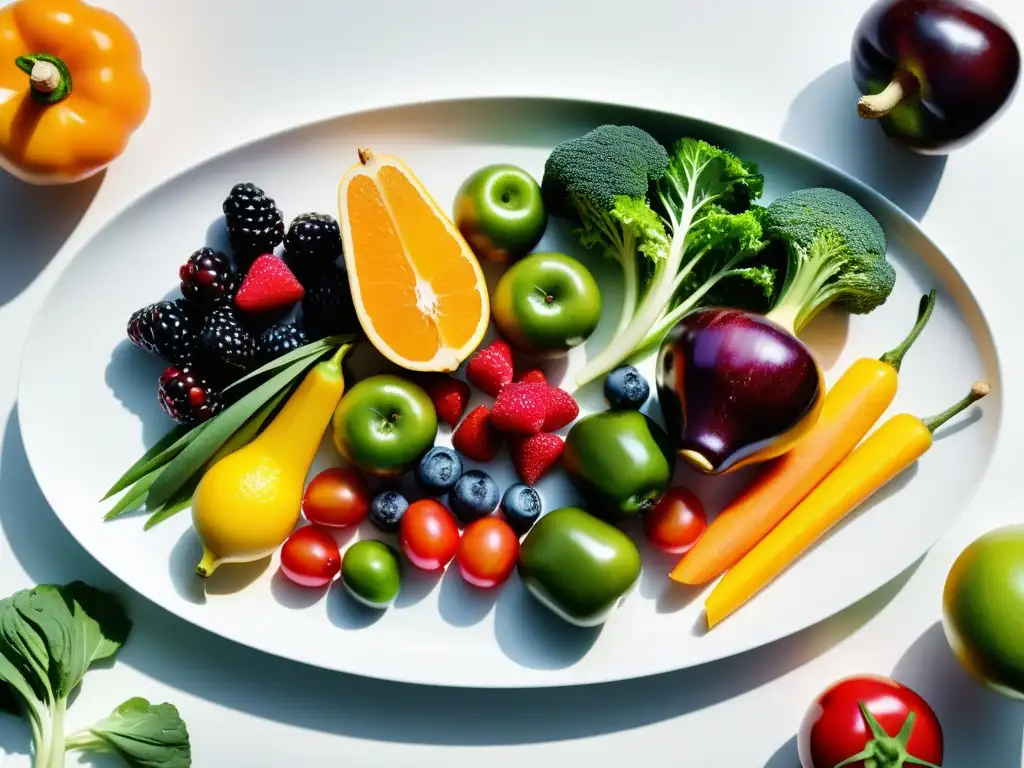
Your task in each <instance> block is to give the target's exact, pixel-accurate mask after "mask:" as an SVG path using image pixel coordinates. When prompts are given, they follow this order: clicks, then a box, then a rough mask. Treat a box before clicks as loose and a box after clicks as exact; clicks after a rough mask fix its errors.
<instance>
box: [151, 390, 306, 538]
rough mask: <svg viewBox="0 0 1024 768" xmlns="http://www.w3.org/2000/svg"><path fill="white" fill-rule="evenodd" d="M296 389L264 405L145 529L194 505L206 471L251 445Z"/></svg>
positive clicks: (161, 508)
mask: <svg viewBox="0 0 1024 768" xmlns="http://www.w3.org/2000/svg"><path fill="white" fill-rule="evenodd" d="M294 389H295V384H294V382H293V383H292V384H290V385H289V386H287V387H285V388H284V389H283V390H281V391H280V392H278V393H277V394H276V395H274V397H273V398H272V399H271V400H270V402H268V403H267V404H266V405H264V406H263V407H262V408H261V409H260V410H259V412H258V413H257V414H256V415H255V416H253V417H252V418H251V419H249V421H247V422H246V423H245V424H243V425H242V426H241V428H239V430H238V431H237V432H235V434H233V435H232V436H231V437H230V439H228V441H227V442H226V443H224V445H222V446H221V447H220V450H218V451H217V453H215V454H214V455H213V458H211V459H210V460H209V461H208V462H206V464H205V465H204V466H203V468H202V469H201V470H200V471H198V472H196V473H195V474H194V475H193V476H192V477H191V478H189V480H188V481H187V482H186V483H185V484H184V485H183V486H182V487H181V488H180V489H179V490H178V492H177V493H176V494H175V495H174V496H173V497H172V498H171V499H170V500H168V501H166V502H164V503H163V504H161V505H160V506H159V507H157V508H155V509H154V510H153V513H152V514H151V515H150V516H149V518H148V519H147V520H146V524H145V525H144V526H143V529H144V530H147V531H148V530H149V529H150V528H152V527H153V526H155V525H159V524H160V523H162V522H163V521H164V520H167V519H168V518H171V517H173V516H174V515H176V514H178V513H179V512H181V511H182V510H183V509H186V508H187V507H188V506H190V505H191V504H192V495H193V494H194V493H195V490H196V488H198V487H199V481H200V480H202V478H203V474H204V473H205V472H206V470H207V469H209V468H210V467H212V466H213V465H214V464H216V463H217V462H218V461H220V460H221V459H222V458H224V457H225V456H227V455H228V454H231V453H234V452H235V451H237V450H238V449H239V448H241V447H243V446H245V445H248V444H249V443H251V442H252V441H253V439H254V438H255V437H256V435H257V434H259V431H260V430H261V429H262V428H263V425H264V424H265V423H266V422H267V420H268V419H269V418H270V417H271V415H272V414H273V413H274V411H276V410H277V408H278V406H279V405H281V403H282V401H283V400H284V399H285V398H286V397H288V396H289V395H290V394H291V392H292V391H293V390H294Z"/></svg>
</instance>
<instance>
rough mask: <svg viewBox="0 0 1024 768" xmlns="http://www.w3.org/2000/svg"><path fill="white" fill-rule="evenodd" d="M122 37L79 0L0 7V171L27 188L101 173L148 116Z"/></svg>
mask: <svg viewBox="0 0 1024 768" xmlns="http://www.w3.org/2000/svg"><path fill="white" fill-rule="evenodd" d="M149 101H150V92H149V81H148V80H147V79H146V75H145V73H144V72H143V71H142V56H141V53H140V51H139V45H138V42H137V41H136V39H135V36H134V35H133V34H132V32H131V30H130V29H128V27H127V26H125V24H124V22H122V21H121V19H119V18H118V17H117V16H115V15H114V14H112V13H110V12H109V11H105V10H103V9H100V8H95V7H93V6H91V5H87V4H86V3H84V2H82V0H16V2H13V3H11V4H9V5H6V6H4V7H2V8H0V167H2V168H3V169H4V170H6V171H8V172H9V173H11V174H13V175H15V176H17V177H18V178H20V179H22V180H24V181H27V182H29V183H31V184H69V183H73V182H76V181H80V180H82V179H85V178H87V177H89V176H92V175H93V174H95V173H97V172H98V171H100V170H102V169H103V168H105V167H106V166H107V165H109V164H110V162H111V161H113V160H114V159H115V158H117V157H118V156H119V155H120V154H121V153H122V152H123V151H124V149H125V147H126V146H127V145H128V140H129V139H130V138H131V136H132V134H133V133H134V132H135V130H136V129H137V128H138V127H139V126H140V125H141V124H142V121H143V120H144V119H145V118H146V115H147V113H148V112H149Z"/></svg>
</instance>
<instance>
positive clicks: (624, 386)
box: [604, 365, 651, 411]
mask: <svg viewBox="0 0 1024 768" xmlns="http://www.w3.org/2000/svg"><path fill="white" fill-rule="evenodd" d="M650 395H651V385H650V384H648V383H647V379H645V378H644V377H643V376H642V375H641V374H640V371H638V370H637V369H636V368H634V367H633V366H632V365H624V366H622V367H621V368H616V369H615V370H614V371H612V372H611V373H609V374H608V378H607V379H605V380H604V400H605V402H606V403H608V407H609V408H611V409H612V410H613V411H638V410H640V408H641V407H642V406H643V404H644V403H646V402H647V398H648V397H650Z"/></svg>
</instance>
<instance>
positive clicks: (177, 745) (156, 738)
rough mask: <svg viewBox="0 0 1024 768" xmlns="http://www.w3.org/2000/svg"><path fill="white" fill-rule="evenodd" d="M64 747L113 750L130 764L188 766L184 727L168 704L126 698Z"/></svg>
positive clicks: (135, 767) (135, 766)
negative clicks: (107, 714) (111, 711)
mask: <svg viewBox="0 0 1024 768" xmlns="http://www.w3.org/2000/svg"><path fill="white" fill-rule="evenodd" d="M66 744H67V747H68V749H79V750H88V751H93V752H113V753H114V754H116V755H117V756H118V757H120V758H121V759H122V760H124V762H125V763H126V764H127V765H128V766H130V767H131V768H189V767H190V766H191V765H192V748H191V746H190V744H189V737H188V728H187V727H186V726H185V721H184V720H182V719H181V716H180V715H179V714H178V710H177V709H176V708H175V707H174V706H173V705H171V704H150V703H149V702H148V701H146V700H145V699H143V698H134V699H128V701H126V702H124V704H122V705H121V706H119V707H118V708H117V709H115V710H114V711H113V713H112V714H111V715H110V716H109V717H106V718H104V719H103V720H101V721H100V722H98V723H96V724H95V725H94V726H92V727H91V728H88V729H87V730H84V731H82V732H80V733H76V734H74V735H73V736H71V737H69V738H68V739H67V741H66Z"/></svg>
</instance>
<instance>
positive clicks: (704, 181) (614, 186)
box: [542, 126, 774, 387]
mask: <svg viewBox="0 0 1024 768" xmlns="http://www.w3.org/2000/svg"><path fill="white" fill-rule="evenodd" d="M666 157H667V163H666V162H664V158H666ZM542 188H543V189H544V191H545V199H546V200H549V201H555V202H557V204H552V203H549V205H551V210H554V211H556V212H557V211H561V212H563V213H567V214H568V215H569V216H570V217H572V218H574V219H575V221H576V223H577V227H576V232H577V235H578V236H579V237H580V241H581V242H582V243H583V244H584V245H586V246H588V247H594V246H595V245H601V246H603V247H604V249H605V252H606V253H610V254H612V255H614V256H615V257H616V258H617V259H618V260H619V261H620V263H621V264H622V269H623V282H624V289H625V298H624V300H623V307H622V313H621V316H620V321H619V325H618V328H617V329H616V332H615V335H614V337H613V339H612V341H611V342H610V343H609V344H608V345H607V346H606V347H605V349H604V350H603V351H602V352H601V353H600V354H598V355H597V356H596V357H595V358H594V359H593V360H589V361H588V362H587V364H586V365H585V366H584V367H583V368H582V369H581V370H580V372H579V373H578V374H577V376H576V381H575V383H576V386H577V387H582V386H584V385H585V384H587V383H589V382H591V381H593V380H595V379H597V378H599V377H600V376H603V375H604V374H606V373H608V372H609V371H611V370H612V369H613V368H615V367H616V366H618V365H620V364H621V363H622V362H624V361H625V360H627V359H628V358H630V357H631V356H633V355H635V354H636V353H638V352H640V351H642V350H644V349H647V348H649V347H651V346H652V345H653V344H655V343H656V342H657V341H659V340H660V336H661V335H663V334H664V332H665V331H666V330H667V329H668V328H670V327H671V325H672V324H673V323H674V322H676V321H677V320H678V319H679V318H680V317H681V316H682V315H683V314H685V313H686V312H688V311H690V310H691V309H693V308H694V307H696V306H697V305H698V304H699V302H700V301H701V300H702V299H703V297H704V296H706V295H707V294H708V293H709V292H710V291H711V290H712V289H713V288H714V287H715V286H716V285H717V284H719V283H720V282H722V281H724V280H729V281H731V282H733V283H737V282H751V283H753V285H754V286H755V287H756V288H757V289H758V294H759V295H764V294H768V295H771V293H772V289H773V286H774V273H773V272H772V271H770V270H769V269H767V268H765V267H763V266H762V267H760V268H759V267H758V265H756V264H749V263H747V261H748V260H749V259H750V258H751V257H753V256H754V255H755V254H758V253H759V252H760V251H761V250H762V249H763V248H764V247H765V245H766V242H765V240H764V237H763V234H764V232H763V227H762V222H761V220H762V214H761V213H760V212H758V211H754V210H748V209H749V208H750V205H751V203H752V202H753V201H755V200H756V199H758V198H759V197H760V196H761V194H762V192H763V190H764V178H763V177H762V176H761V174H760V173H758V169H757V166H755V165H753V164H751V163H746V162H744V161H743V160H741V159H740V158H738V157H736V156H735V155H733V154H732V153H731V152H728V151H727V150H724V149H721V148H719V147H716V146H713V145H711V144H709V143H707V142H706V141H701V140H698V139H692V138H684V139H680V140H679V141H677V142H676V143H675V144H674V145H673V146H672V150H671V152H668V153H666V152H665V150H664V148H663V147H661V145H660V144H658V142H657V141H656V140H655V139H654V138H653V137H651V136H650V135H649V134H647V133H645V132H644V131H642V130H641V129H639V128H636V127H632V126H601V127H600V128H597V129H595V130H593V131H591V132H590V133H588V134H585V135H584V136H581V137H578V138H576V139H570V140H569V141H566V142H563V143H562V144H560V145H559V146H557V147H556V148H555V149H554V150H553V151H552V153H551V155H550V156H549V157H548V160H547V162H546V164H545V167H544V178H543V181H542ZM698 277H699V279H698Z"/></svg>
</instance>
